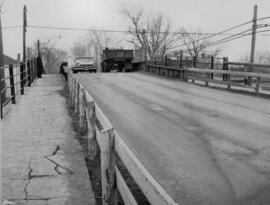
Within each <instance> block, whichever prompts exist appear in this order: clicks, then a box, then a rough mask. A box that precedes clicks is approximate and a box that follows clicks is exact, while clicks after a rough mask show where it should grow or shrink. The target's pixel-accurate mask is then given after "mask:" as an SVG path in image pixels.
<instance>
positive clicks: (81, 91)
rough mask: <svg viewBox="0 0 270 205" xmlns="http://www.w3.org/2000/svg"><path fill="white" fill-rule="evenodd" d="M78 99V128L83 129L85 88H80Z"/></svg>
mask: <svg viewBox="0 0 270 205" xmlns="http://www.w3.org/2000/svg"><path fill="white" fill-rule="evenodd" d="M79 97H80V99H79V103H80V106H79V127H80V129H82V130H84V128H85V117H86V116H85V114H86V113H85V107H86V106H85V101H86V99H85V89H84V88H81V89H80V96H79Z"/></svg>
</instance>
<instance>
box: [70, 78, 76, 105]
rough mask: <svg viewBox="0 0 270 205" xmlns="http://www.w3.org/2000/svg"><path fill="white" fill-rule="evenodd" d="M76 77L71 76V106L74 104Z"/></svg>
mask: <svg viewBox="0 0 270 205" xmlns="http://www.w3.org/2000/svg"><path fill="white" fill-rule="evenodd" d="M75 87H76V79H75V78H73V79H72V86H71V89H72V92H71V104H72V107H73V108H74V106H75V92H76V89H75Z"/></svg>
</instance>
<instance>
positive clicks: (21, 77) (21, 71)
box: [20, 63, 24, 95]
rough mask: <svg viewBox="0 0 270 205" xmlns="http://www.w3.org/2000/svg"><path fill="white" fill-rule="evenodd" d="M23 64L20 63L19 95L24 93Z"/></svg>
mask: <svg viewBox="0 0 270 205" xmlns="http://www.w3.org/2000/svg"><path fill="white" fill-rule="evenodd" d="M23 68H24V66H23V63H21V64H20V82H21V83H20V84H21V95H24V69H23Z"/></svg>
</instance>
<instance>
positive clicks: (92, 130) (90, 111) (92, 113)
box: [86, 101, 98, 159]
mask: <svg viewBox="0 0 270 205" xmlns="http://www.w3.org/2000/svg"><path fill="white" fill-rule="evenodd" d="M86 118H87V127H88V156H89V158H90V159H94V157H95V156H96V155H97V150H98V146H97V138H96V108H95V102H94V101H90V102H86Z"/></svg>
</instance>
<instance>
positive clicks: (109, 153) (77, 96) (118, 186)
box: [68, 72, 177, 205]
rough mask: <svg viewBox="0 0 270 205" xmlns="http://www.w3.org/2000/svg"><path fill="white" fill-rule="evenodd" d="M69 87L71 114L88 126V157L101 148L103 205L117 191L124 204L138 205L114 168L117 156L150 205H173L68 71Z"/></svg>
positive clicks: (108, 201)
mask: <svg viewBox="0 0 270 205" xmlns="http://www.w3.org/2000/svg"><path fill="white" fill-rule="evenodd" d="M68 87H69V92H70V95H71V103H72V106H73V107H74V112H75V113H76V114H78V115H79V126H80V128H81V129H85V128H86V127H88V129H90V130H91V131H89V132H88V133H89V134H88V154H89V156H90V157H91V158H93V157H94V156H95V155H96V154H97V150H98V149H97V147H98V146H99V147H100V152H101V153H100V155H101V182H102V204H103V205H107V204H117V198H118V197H117V190H118V191H119V193H120V194H121V197H122V199H123V200H124V203H125V204H130V205H136V204H138V203H137V202H136V200H135V198H134V196H133V195H132V193H131V191H130V190H129V188H128V186H127V184H126V182H125V180H124V178H123V176H122V175H121V172H120V171H119V169H118V167H117V165H116V155H117V156H119V157H120V159H121V161H122V162H123V163H124V165H125V167H126V168H127V169H128V171H129V173H130V175H131V176H132V177H133V178H134V180H135V181H136V183H137V184H138V185H139V187H140V189H141V190H142V192H143V193H144V195H145V196H146V198H147V199H148V201H149V202H150V203H151V204H154V205H176V204H177V203H176V202H174V200H173V199H172V198H171V197H170V196H169V195H168V194H167V193H166V191H165V190H164V189H163V188H162V187H161V185H160V184H159V183H158V182H157V181H156V180H155V179H154V177H153V176H152V175H151V174H150V173H149V172H148V171H147V169H146V168H145V167H144V166H143V164H142V163H141V162H140V161H139V159H138V158H137V157H136V156H135V155H134V153H132V151H131V150H130V149H129V147H128V145H127V144H126V143H125V142H124V141H123V140H122V138H121V137H120V136H119V135H118V133H117V132H116V131H115V129H114V127H113V126H112V124H111V123H110V121H109V120H108V119H107V118H106V116H105V115H104V113H103V112H102V110H101V109H100V107H99V106H98V105H97V104H96V103H95V101H94V99H93V98H92V97H91V95H90V94H89V93H88V92H87V91H86V90H85V88H84V86H83V85H82V84H80V82H79V81H78V79H77V78H76V77H75V76H74V75H73V74H72V73H71V72H68ZM86 125H87V126H86Z"/></svg>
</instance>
